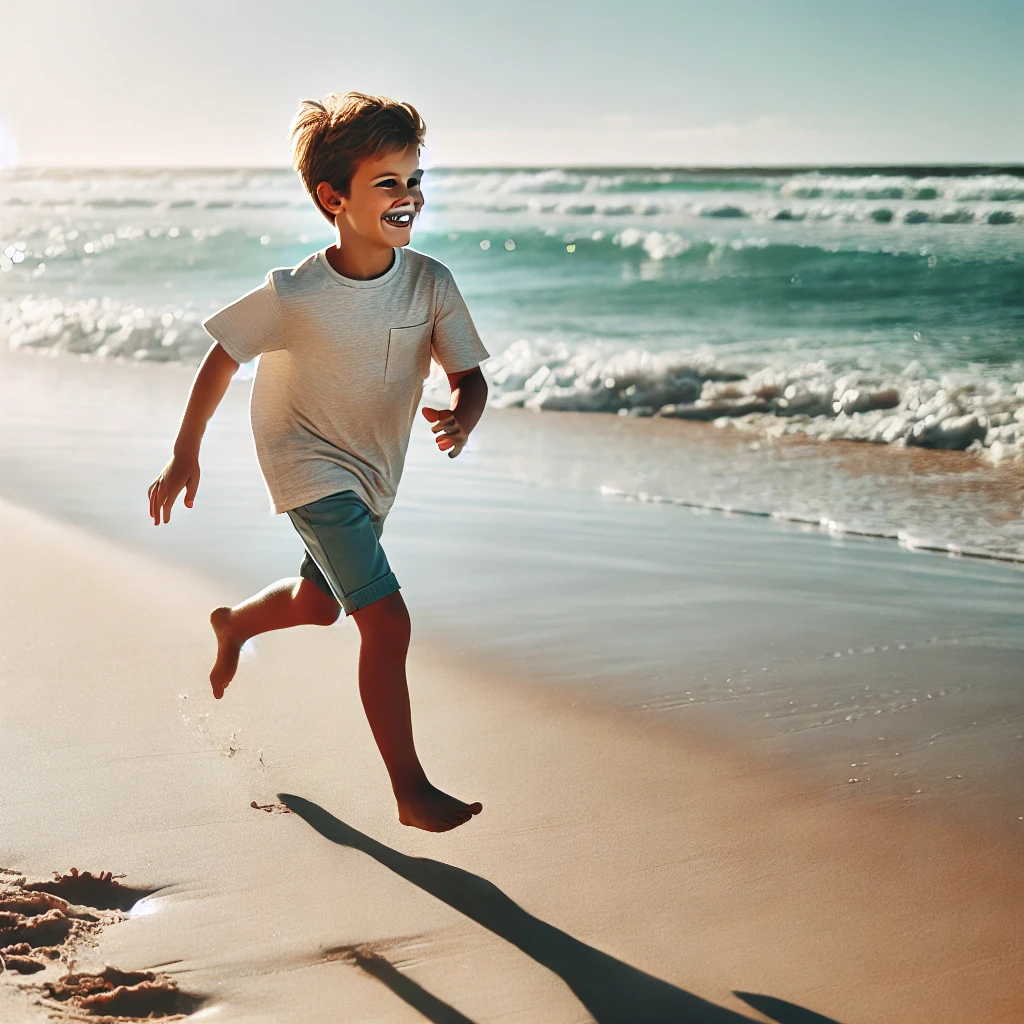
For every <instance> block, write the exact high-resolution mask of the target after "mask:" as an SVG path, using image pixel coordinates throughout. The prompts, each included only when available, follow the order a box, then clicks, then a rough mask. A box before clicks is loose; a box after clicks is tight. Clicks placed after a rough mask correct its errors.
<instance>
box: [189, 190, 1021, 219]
mask: <svg viewBox="0 0 1024 1024" xmlns="http://www.w3.org/2000/svg"><path fill="white" fill-rule="evenodd" d="M217 205H218V206H221V205H224V206H226V205H230V204H228V203H225V202H223V201H217ZM428 205H429V206H430V209H431V213H432V214H433V215H435V216H436V215H438V214H447V213H466V212H468V211H473V212H475V213H479V214H482V215H487V216H493V215H506V216H507V215H515V214H519V213H526V214H531V215H537V216H541V217H562V218H578V219H594V220H602V219H604V218H611V217H614V218H619V217H630V216H633V217H644V218H650V217H670V218H691V217H697V218H710V219H716V220H727V219H747V220H755V221H760V222H764V223H767V222H769V221H798V222H799V221H803V222H807V223H809V224H810V223H814V222H835V223H840V224H868V225H870V224H894V225H901V224H906V225H915V224H925V223H934V224H976V225H1003V224H1015V223H1024V202H1016V203H1012V204H1011V203H1003V204H1002V205H999V204H995V205H994V204H993V202H992V201H984V202H982V201H978V202H975V203H973V204H971V203H968V202H967V201H966V200H961V201H959V202H953V201H950V200H937V201H935V203H934V204H933V205H927V204H924V203H922V202H921V201H920V200H910V199H908V200H902V201H897V200H890V201H886V202H881V201H879V200H876V199H867V198H863V197H861V198H828V199H825V198H821V199H799V198H796V197H790V198H788V199H787V197H784V196H779V195H777V194H764V195H757V196H753V197H751V198H750V199H749V200H747V201H744V200H737V199H736V198H735V197H734V196H730V197H729V198H720V197H716V198H702V199H700V200H695V199H693V198H692V197H679V196H674V197H667V198H665V197H661V198H657V199H651V198H649V197H646V196H637V197H635V198H633V199H632V200H631V201H629V202H625V201H623V197H622V196H603V197H602V196H598V197H588V199H587V201H585V202H584V201H581V200H580V199H579V197H577V196H572V197H559V196H554V197H552V196H545V197H539V196H531V197H529V198H527V199H526V200H525V201H524V200H522V199H520V198H510V197H509V196H506V195H483V196H479V195H467V196H459V197H458V198H457V199H456V200H452V201H445V200H443V199H442V200H439V201H438V200H434V199H433V198H432V197H431V196H430V194H429V191H428ZM210 207H211V204H210V203H207V208H210Z"/></svg>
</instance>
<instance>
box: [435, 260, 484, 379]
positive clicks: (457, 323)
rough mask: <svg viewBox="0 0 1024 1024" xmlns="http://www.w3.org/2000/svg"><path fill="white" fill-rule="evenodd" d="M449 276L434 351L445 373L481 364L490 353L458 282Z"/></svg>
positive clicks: (438, 317) (436, 331) (437, 315)
mask: <svg viewBox="0 0 1024 1024" xmlns="http://www.w3.org/2000/svg"><path fill="white" fill-rule="evenodd" d="M445 277H446V284H447V287H446V289H445V293H444V297H443V298H442V300H441V305H440V307H439V309H438V310H437V314H436V315H435V317H434V336H433V338H432V339H431V341H430V354H431V355H432V356H433V357H434V359H435V360H436V361H437V362H438V363H439V364H440V365H441V368H442V369H443V370H444V371H445V373H458V372H459V371H460V370H472V369H473V367H474V366H479V365H480V363H482V362H483V361H484V360H485V359H486V358H487V357H488V352H487V349H485V348H484V344H483V342H482V341H481V340H480V335H479V334H477V330H476V325H475V324H474V323H473V318H472V317H471V316H470V315H469V310H468V309H467V308H466V303H465V302H464V301H463V298H462V296H461V295H460V294H459V289H458V287H457V286H456V284H455V281H454V280H453V279H452V277H451V275H450V274H446V275H445Z"/></svg>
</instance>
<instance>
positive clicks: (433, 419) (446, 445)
mask: <svg viewBox="0 0 1024 1024" xmlns="http://www.w3.org/2000/svg"><path fill="white" fill-rule="evenodd" d="M422 412H423V415H424V416H425V417H426V418H427V421H428V422H429V423H432V424H433V426H432V427H431V428H430V430H431V432H432V433H433V434H434V440H435V441H436V442H437V447H438V448H440V449H441V451H443V452H447V453H448V458H449V459H454V458H455V456H456V455H458V454H459V452H461V451H462V449H463V448H465V447H466V441H467V440H468V439H469V434H468V433H466V431H465V430H463V429H462V427H461V426H460V425H459V421H458V420H457V419H456V418H455V413H453V412H452V411H451V409H431V408H430V407H429V406H424V407H423V410H422Z"/></svg>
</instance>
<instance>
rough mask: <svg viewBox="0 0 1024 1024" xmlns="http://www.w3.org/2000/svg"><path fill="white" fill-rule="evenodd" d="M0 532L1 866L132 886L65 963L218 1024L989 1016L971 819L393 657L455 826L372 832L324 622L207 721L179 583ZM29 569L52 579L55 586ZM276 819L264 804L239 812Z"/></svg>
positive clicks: (353, 725) (874, 1021)
mask: <svg viewBox="0 0 1024 1024" xmlns="http://www.w3.org/2000/svg"><path fill="white" fill-rule="evenodd" d="M0 524H2V525H3V529H2V530H0V538H2V539H0V550H2V554H3V560H4V563H5V564H6V565H7V566H9V567H10V568H11V569H12V570H13V573H14V576H15V578H17V579H19V580H21V581H22V586H21V594H20V599H19V602H18V603H17V604H16V605H15V604H12V603H8V604H7V605H5V606H4V609H3V630H4V634H5V636H6V643H5V648H6V661H7V666H8V667H7V671H6V672H5V673H4V678H5V681H6V685H5V687H4V693H3V701H4V706H5V708H6V709H8V715H7V718H8V729H9V732H8V735H9V736H10V739H11V742H10V744H9V745H6V747H5V750H4V751H3V753H2V754H0V760H2V761H3V762H4V773H5V778H6V779H7V780H8V793H9V796H8V797H7V798H6V800H5V802H4V804H5V818H6V819H7V827H6V828H5V829H4V834H3V838H2V840H0V844H2V845H0V854H2V858H3V860H2V864H3V866H4V867H6V868H8V869H9V870H17V871H19V872H21V873H23V874H27V875H31V876H34V877H42V876H45V875H46V874H47V873H48V872H49V871H51V870H61V871H66V870H67V869H68V867H69V866H70V865H72V864H74V865H76V866H78V867H79V868H80V869H83V870H86V869H90V870H93V871H98V870H113V871H115V872H126V873H127V876H128V877H127V879H126V884H131V885H141V886H145V887H147V888H156V889H159V892H158V893H157V894H156V895H155V896H153V897H150V898H149V899H148V900H147V901H144V907H145V909H146V910H147V911H148V912H147V913H139V914H135V913H133V914H132V915H130V916H129V918H128V919H127V920H125V921H122V922H121V923H118V924H114V925H111V926H110V927H108V928H106V929H105V930H104V931H103V932H102V933H101V934H100V935H99V937H98V939H97V941H98V945H97V946H96V948H94V949H85V948H83V949H81V950H80V951H79V952H78V956H79V958H80V962H79V969H86V968H87V967H89V965H100V966H101V965H102V963H103V962H109V963H112V964H115V965H116V966H118V967H119V968H121V969H123V970H141V969H151V968H154V967H158V966H159V965H164V966H163V967H162V968H160V969H161V970H163V971H165V972H167V973H169V974H170V975H171V976H172V977H174V978H175V979H176V980H177V982H178V985H179V987H180V989H181V990H182V991H184V992H186V993H190V994H192V995H195V996H197V997H203V998H205V999H206V1000H207V1001H208V1002H207V1007H206V1009H207V1010H208V1012H211V1013H212V1012H216V1013H217V1019H224V1020H231V1021H234V1020H238V1021H263V1020H267V1021H270V1020H274V1021H280V1022H285V1021H292V1020H294V1021H309V1020H315V1019H328V1018H329V1017H330V1014H331V1013H332V1012H335V1009H336V1006H337V1005H338V1003H339V1000H344V1003H345V1005H346V1006H347V1007H348V1008H349V1010H350V1012H351V1013H353V1014H354V1015H355V1016H357V1017H358V1016H359V1015H360V1014H362V1015H367V1016H380V1015H381V1014H384V1015H385V1016H386V1018H387V1019H389V1020H396V1021H403V1020H409V1021H413V1020H419V1019H422V1016H421V1015H420V1013H419V1010H416V1009H414V1007H415V1006H417V1005H423V1004H417V1003H416V1002H415V1000H414V999H412V996H410V993H413V994H415V996H416V998H417V999H421V1000H422V999H423V998H425V996H426V995H429V996H431V997H432V998H434V999H435V1000H437V1001H439V1005H441V1006H444V1007H447V1008H448V1009H449V1010H450V1011H452V1012H454V1011H455V1010H456V1009H457V1012H459V1013H463V1014H465V1015H466V1016H467V1017H469V1019H472V1020H477V1021H485V1020H497V1019H508V1016H509V1015H510V1014H511V1015H513V1016H514V1015H517V1014H518V1015H522V1014H524V1013H525V1014H526V1017H527V1018H528V1019H538V1017H540V1018H542V1019H544V1020H548V1021H552V1022H559V1021H565V1022H569V1021H576V1020H579V1019H580V1014H581V1012H583V1011H582V1009H581V1003H582V1007H583V1008H585V1010H586V1012H587V1013H589V1015H590V1016H591V1017H592V1018H593V1019H596V1020H606V1021H609V1020H620V1019H627V1017H623V1016H622V1013H623V1012H628V1013H629V1014H630V1015H629V1016H628V1019H631V1020H632V1019H644V1018H643V1017H642V1016H636V1013H637V1007H638V1006H642V1005H645V1004H646V1005H649V1006H651V1007H654V1006H657V1007H659V1008H660V1009H659V1012H661V1013H663V1014H665V1013H667V1014H671V1015H673V1016H671V1019H680V1015H681V1014H684V1015H685V1014H689V1015H690V1019H693V1020H707V1021H709V1022H710V1021H715V1022H719V1021H722V1022H726V1021H737V1022H739V1021H757V1020H786V1019H787V1018H786V1017H784V1016H780V1015H779V1014H780V1013H781V1012H782V1011H783V1010H788V1012H789V1013H790V1014H793V1013H795V1012H796V1011H797V1009H803V1010H805V1011H811V1012H815V1013H818V1014H822V1015H824V1016H825V1019H828V1020H833V1021H842V1022H843V1024H858V1022H864V1024H869V1022H871V1024H878V1022H882V1021H892V1022H894V1024H895V1022H897V1021H898V1022H900V1024H916V1022H922V1024H923V1022H925V1021H928V1022H931V1021H934V1020H936V1019H957V1020H963V1021H968V1020H978V1021H982V1020H984V1021H985V1022H986V1024H997V1022H1004V1021H1005V1022H1006V1024H1010V1022H1011V1021H1014V1020H1015V1019H1016V1018H1015V1014H1017V1013H1018V1011H1019V1006H1020V1000H1021V997H1022V996H1024V981H1022V980H1021V978H1020V975H1019V971H1017V970H1016V964H1017V963H1019V962H1020V959H1021V956H1022V955H1024V924H1022V922H1021V920H1020V917H1019V914H1017V912H1016V907H1018V906H1019V905H1020V903H1021V899H1022V898H1024V876H1022V873H1021V871H1020V859H1019V849H1020V847H1019V843H1015V842H1012V841H1010V840H1009V836H1005V837H1003V836H1002V833H1001V832H1000V830H998V829H989V828H985V827H983V826H978V825H976V824H975V825H972V826H968V825H966V824H958V823H955V822H949V821H947V820H944V819H943V817H942V816H941V815H940V816H936V815H934V814H933V813H931V812H929V811H928V810H927V808H924V807H920V806H894V805H893V804H891V803H890V802H887V801H886V800H884V799H877V798H870V797H868V798H866V799H862V800H860V801H858V802H851V800H850V799H849V792H848V791H845V790H844V791H830V790H822V789H821V788H820V787H819V786H817V785H815V784H814V782H813V779H811V778H810V777H809V776H807V775H806V774H805V773H803V772H802V771H801V770H800V768H799V765H794V763H793V762H792V759H791V758H790V757H788V756H787V755H786V754H785V753H784V752H783V753H780V752H777V751H772V750H769V749H766V748H764V747H759V746H757V745H756V744H752V743H749V742H748V743H743V742H739V741H738V740H737V737H733V739H732V741H731V742H730V741H728V739H727V738H726V737H724V736H723V735H721V734H715V733H714V732H713V731H709V730H708V729H707V728H706V726H705V724H704V723H696V724H695V725H692V726H691V727H689V728H682V727H679V726H678V725H673V726H672V727H665V726H663V725H661V724H659V723H656V722H652V721H650V720H644V719H641V718H640V717H639V716H635V715H630V714H626V713H623V712H619V711H612V710H608V709H607V708H604V707H601V706H599V705H594V704H592V703H589V702H587V701H586V700H584V699H582V698H581V697H580V696H579V695H576V694H570V693H561V694H560V693H556V692H549V691H543V690H542V689H541V688H539V687H536V686H533V685H525V686H524V685H523V681H522V680H520V679H518V678H515V677H511V678H508V679H506V678H503V677H502V676H501V675H497V674H494V673H493V672H491V671H489V670H487V669H483V670H481V668H480V667H479V666H476V667H475V668H474V667H473V666H472V665H466V664H465V662H464V661H462V660H460V658H459V656H458V652H457V651H449V652H447V654H444V655H442V654H441V653H439V652H438V651H437V650H434V649H431V647H430V645H425V644H422V643H414V650H413V653H412V660H411V665H412V668H413V672H412V679H413V684H412V690H413V705H414V721H415V723H416V730H417V737H418V742H419V745H420V748H421V752H422V753H423V755H424V758H425V761H426V763H427V764H428V767H429V769H430V770H431V771H432V774H434V775H435V777H436V778H437V781H438V783H439V784H440V785H444V786H448V787H451V788H452V790H453V791H454V792H456V793H457V794H461V795H464V796H466V797H473V798H480V799H482V800H483V801H484V812H483V814H482V815H481V816H480V818H479V819H474V820H473V822H471V823H470V824H468V825H466V826H463V827H462V828H460V829H456V830H454V831H453V832H450V833H445V834H443V835H441V836H436V835H430V834H426V833H418V832H415V831H414V830H411V829H403V828H402V827H401V826H399V825H398V824H397V821H395V820H394V810H393V807H392V806H391V803H390V794H389V793H388V791H387V785H386V778H385V777H384V772H383V768H382V767H381V766H380V765H379V762H378V759H377V756H376V752H375V751H374V749H373V747H372V741H371V740H370V737H369V735H368V729H367V728H366V725H365V721H364V720H363V719H362V717H361V711H360V708H359V704H358V697H357V695H356V692H355V686H354V680H352V679H349V680H348V682H349V684H350V685H342V686H338V685H337V682H336V681H335V679H334V676H335V675H336V674H337V673H338V672H339V671H340V673H341V675H342V676H351V674H352V667H351V666H349V667H346V662H350V661H351V660H352V658H353V656H354V653H355V638H354V635H353V631H346V630H336V629H328V630H316V629H315V628H314V627H304V628H303V629H301V630H293V631H289V632H288V633H281V634H273V635H268V636H266V637H265V638H262V639H261V641H260V642H259V644H258V646H257V649H256V652H255V653H254V654H250V655H248V656H247V657H246V658H244V659H243V663H242V666H241V669H240V673H239V676H238V678H237V679H236V680H235V681H234V682H233V683H232V685H231V687H230V688H229V690H228V693H227V695H226V697H225V698H224V701H222V702H218V703H217V704H215V703H214V702H213V700H212V698H211V697H210V695H209V693H208V684H207V683H206V680H205V676H204V671H205V669H206V668H208V664H207V663H208V660H209V658H210V657H211V655H212V641H211V638H210V637H208V636H207V635H206V633H207V631H208V627H207V624H206V621H205V614H204V613H205V611H206V610H207V609H208V607H209V605H210V602H211V601H212V600H213V599H214V597H215V594H216V591H215V589H214V588H211V587H210V585H209V584H208V583H207V582H206V581H204V580H201V579H198V578H196V577H195V576H194V575H193V574H191V573H188V572H183V571H181V570H177V569H173V568H171V567H168V566H166V565H164V564H161V563H159V562H157V561H155V560H153V559H152V558H150V557H147V556H144V555H140V554H138V553H134V552H130V551H127V550H125V549H124V548H121V547H119V546H117V545H115V544H112V543H110V542H107V541H104V540H102V539H99V538H96V537H92V536H89V535H87V534H84V533H83V532H82V531H80V530H77V529H74V528H71V527H67V526H64V525H60V524H57V523H54V522H53V521H48V520H46V519H43V518H41V517H39V516H38V515H35V514H33V513H28V512H25V511H22V510H18V509H14V508H12V507H11V506H9V505H6V504H0ZM50 566H52V567H54V570H56V569H57V567H59V571H60V573H61V574H63V575H64V576H66V578H68V579H74V580H76V581H77V584H78V589H77V592H69V591H64V592H63V593H62V592H61V591H59V590H58V591H56V592H55V591H54V588H53V587H52V585H51V583H50V582H49V581H51V580H52V579H53V578H54V574H53V572H51V571H42V572H41V571H40V569H44V570H46V569H47V568H48V567H50ZM79 593H87V594H88V595H89V600H88V601H86V602H83V601H81V600H80V599H78V596H77V594H79ZM54 613H57V614H63V616H64V620H63V621H64V625H63V628H62V629H61V630H60V632H59V633H57V634H56V635H55V636H53V634H52V626H51V622H52V617H53V615H54ZM47 633H50V635H51V636H53V640H54V642H52V643H50V644H45V643H40V640H41V637H42V636H43V635H46V634H47ZM339 655H341V656H342V659H341V661H339ZM297 666H301V678H300V677H299V676H297V675H296V668H297ZM296 684H298V686H297V685H296ZM97 698H98V699H97ZM453 735H454V736H457V737H458V740H457V742H454V743H453V742H452V737H453ZM280 794H305V797H304V800H305V802H303V800H296V799H295V798H294V797H291V796H287V795H284V796H280ZM278 799H281V800H284V801H285V803H286V804H289V805H290V806H291V807H292V810H293V812H294V813H293V814H291V815H284V814H263V813H259V812H258V811H256V810H252V809H251V808H250V806H249V804H250V801H253V800H254V801H256V802H257V803H259V804H261V805H263V804H267V805H271V804H273V803H274V801H275V800H278ZM309 826H312V828H310V827H309ZM317 832H319V833H320V835H317V834H316V833H317ZM371 837H373V838H371ZM324 839H328V840H330V841H328V842H324ZM339 844H341V845H339ZM424 857H425V858H428V859H427V860H422V859H420V858H424ZM566 864H574V865H575V866H576V870H575V871H573V872H571V873H566V871H565V866H566ZM839 880H841V884H837V883H838V882H839ZM424 896H427V897H429V898H427V899H424V898H423V897H424ZM954 923H955V927H953V925H954ZM894 925H897V926H896V927H894ZM360 957H362V960H360ZM284 965H287V967H288V969H287V970H282V969H281V968H282V966H284ZM50 972H54V973H55V974H56V973H59V968H58V966H57V965H53V966H51V967H49V968H47V970H46V972H44V973H43V974H41V975H38V976H36V975H33V976H30V977H27V978H20V979H12V978H10V977H9V976H7V975H5V976H4V980H3V982H2V985H0V987H2V988H8V987H9V986H11V985H14V986H15V987H22V986H30V985H32V984H35V983H37V982H38V980H39V979H45V978H49V977H50ZM375 972H376V973H375ZM734 992H742V993H753V994H754V998H755V1000H758V1001H757V1002H755V1003H751V1002H750V1001H745V1000H744V999H741V998H739V997H737V996H736V995H733V993H734ZM8 995H9V993H8V992H4V993H3V996H4V998H5V1001H6V999H7V997H8ZM14 1005H15V1002H14V1001H13V1000H11V1006H12V1007H13V1006H14ZM18 1005H22V1006H24V1008H25V1016H24V1017H23V1018H22V1019H24V1020H25V1021H29V1020H35V1019H43V1018H42V1014H41V1013H40V1012H39V1008H38V1007H32V1006H31V1000H30V999H29V1000H25V1001H23V1002H22V1003H20V1004H18ZM616 1006H620V1010H618V1011H616V1009H615V1007H616ZM752 1006H759V1007H761V1008H765V1009H766V1014H765V1015H764V1016H762V1015H760V1014H758V1013H757V1012H755V1011H754V1010H753V1009H752ZM622 1007H625V1008H627V1010H623V1009H622ZM772 1008H774V1012H775V1014H776V1015H775V1016H772V1015H771V1013H770V1012H767V1011H771V1010H772ZM13 1019H14V1020H19V1018H17V1017H15V1018H13ZM651 1019H669V1018H666V1017H665V1016H661V1017H658V1016H654V1017H652V1018H651ZM682 1019H686V1017H685V1016H684V1017H683V1018H682Z"/></svg>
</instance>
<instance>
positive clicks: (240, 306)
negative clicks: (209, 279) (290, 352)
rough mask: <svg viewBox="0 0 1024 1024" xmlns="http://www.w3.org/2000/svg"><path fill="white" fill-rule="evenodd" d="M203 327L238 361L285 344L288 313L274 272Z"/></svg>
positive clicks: (214, 315) (275, 349)
mask: <svg viewBox="0 0 1024 1024" xmlns="http://www.w3.org/2000/svg"><path fill="white" fill-rule="evenodd" d="M203 327H205V328H206V330H207V331H208V332H209V333H210V334H211V335H212V336H213V337H214V338H215V339H216V340H217V341H219V342H220V345H221V348H223V349H224V351H225V352H227V354H228V355H229V356H231V358H232V359H234V360H235V362H236V363H247V362H249V360H250V359H255V358H256V357H257V356H258V355H259V354H260V353H261V352H274V351H277V350H278V349H282V348H284V347H285V338H284V317H283V316H282V315H281V304H280V302H279V301H278V298H277V291H276V290H275V288H274V278H273V276H272V272H271V273H270V274H267V279H266V281H264V283H263V284H261V285H260V286H259V288H254V289H253V290H252V291H251V292H248V293H247V294H245V295H243V296H242V297H241V298H240V299H238V300H236V301H235V302H232V303H231V305H230V306H225V307H224V308H223V309H221V310H219V311H218V312H216V313H214V314H213V316H211V317H210V318H209V320H204V321H203Z"/></svg>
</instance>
